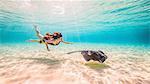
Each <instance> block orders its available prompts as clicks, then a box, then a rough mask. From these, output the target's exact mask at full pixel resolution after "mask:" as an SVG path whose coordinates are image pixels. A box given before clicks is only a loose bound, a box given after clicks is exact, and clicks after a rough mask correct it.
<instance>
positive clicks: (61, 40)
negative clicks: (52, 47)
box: [61, 38, 72, 44]
mask: <svg viewBox="0 0 150 84" xmlns="http://www.w3.org/2000/svg"><path fill="white" fill-rule="evenodd" d="M61 42H62V43H65V44H72V43H69V42H64V41H63V39H62V38H61Z"/></svg>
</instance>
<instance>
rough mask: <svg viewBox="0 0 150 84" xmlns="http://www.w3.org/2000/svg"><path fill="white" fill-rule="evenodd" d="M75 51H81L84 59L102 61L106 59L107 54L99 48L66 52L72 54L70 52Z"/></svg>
mask: <svg viewBox="0 0 150 84" xmlns="http://www.w3.org/2000/svg"><path fill="white" fill-rule="evenodd" d="M76 52H81V54H82V56H83V58H84V59H85V60H86V61H90V60H94V61H98V62H100V63H103V62H104V61H105V60H106V59H107V56H106V55H105V53H104V52H102V51H101V50H98V51H93V50H82V51H72V52H69V53H67V54H72V53H76Z"/></svg>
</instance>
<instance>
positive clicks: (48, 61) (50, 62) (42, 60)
mask: <svg viewBox="0 0 150 84" xmlns="http://www.w3.org/2000/svg"><path fill="white" fill-rule="evenodd" d="M19 59H22V60H33V61H34V62H35V63H39V64H46V65H48V66H50V65H56V64H60V62H61V61H63V60H57V59H49V58H44V57H43V58H32V57H29V58H23V57H21V58H19Z"/></svg>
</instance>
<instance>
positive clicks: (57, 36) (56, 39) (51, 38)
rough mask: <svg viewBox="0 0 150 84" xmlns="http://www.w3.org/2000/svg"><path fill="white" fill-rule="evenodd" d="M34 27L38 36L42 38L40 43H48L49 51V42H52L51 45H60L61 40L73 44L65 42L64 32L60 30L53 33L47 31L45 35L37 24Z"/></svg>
mask: <svg viewBox="0 0 150 84" xmlns="http://www.w3.org/2000/svg"><path fill="white" fill-rule="evenodd" d="M34 28H35V31H36V35H37V37H38V38H39V39H40V40H39V41H38V42H39V43H44V44H45V45H46V48H47V50H48V51H50V50H49V47H48V44H50V45H58V44H59V43H60V42H63V43H65V44H71V43H69V42H64V41H63V39H62V34H61V33H60V32H54V34H53V35H51V34H50V33H46V35H45V36H43V35H42V34H41V33H40V31H39V29H38V28H37V26H34Z"/></svg>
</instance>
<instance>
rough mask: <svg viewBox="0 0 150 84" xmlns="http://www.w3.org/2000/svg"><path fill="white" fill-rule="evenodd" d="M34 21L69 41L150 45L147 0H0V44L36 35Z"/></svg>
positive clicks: (148, 4) (46, 30) (45, 29)
mask: <svg viewBox="0 0 150 84" xmlns="http://www.w3.org/2000/svg"><path fill="white" fill-rule="evenodd" d="M23 5H25V6H23ZM33 5H35V6H36V8H35V9H33V8H30V7H29V6H31V7H32V6H33ZM48 7H49V8H48ZM61 8H63V9H61ZM31 9H32V10H31ZM62 10H63V11H62ZM35 24H36V25H38V26H39V28H40V31H41V33H42V34H45V33H46V32H50V33H53V32H55V31H59V32H61V33H62V35H63V39H64V40H65V41H68V42H79V43H99V44H101V43H109V44H131V45H135V44H136V45H143V44H144V45H149V44H150V2H149V0H124V1H123V0H120V1H117V0H112V1H108V0H91V1H64V2H61V1H50V2H46V1H30V0H28V1H27V2H25V1H19V2H18V1H15V0H14V1H7V0H2V1H0V43H1V44H3V43H27V42H26V40H28V39H37V37H36V35H35V31H34V28H33V25H35Z"/></svg>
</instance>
